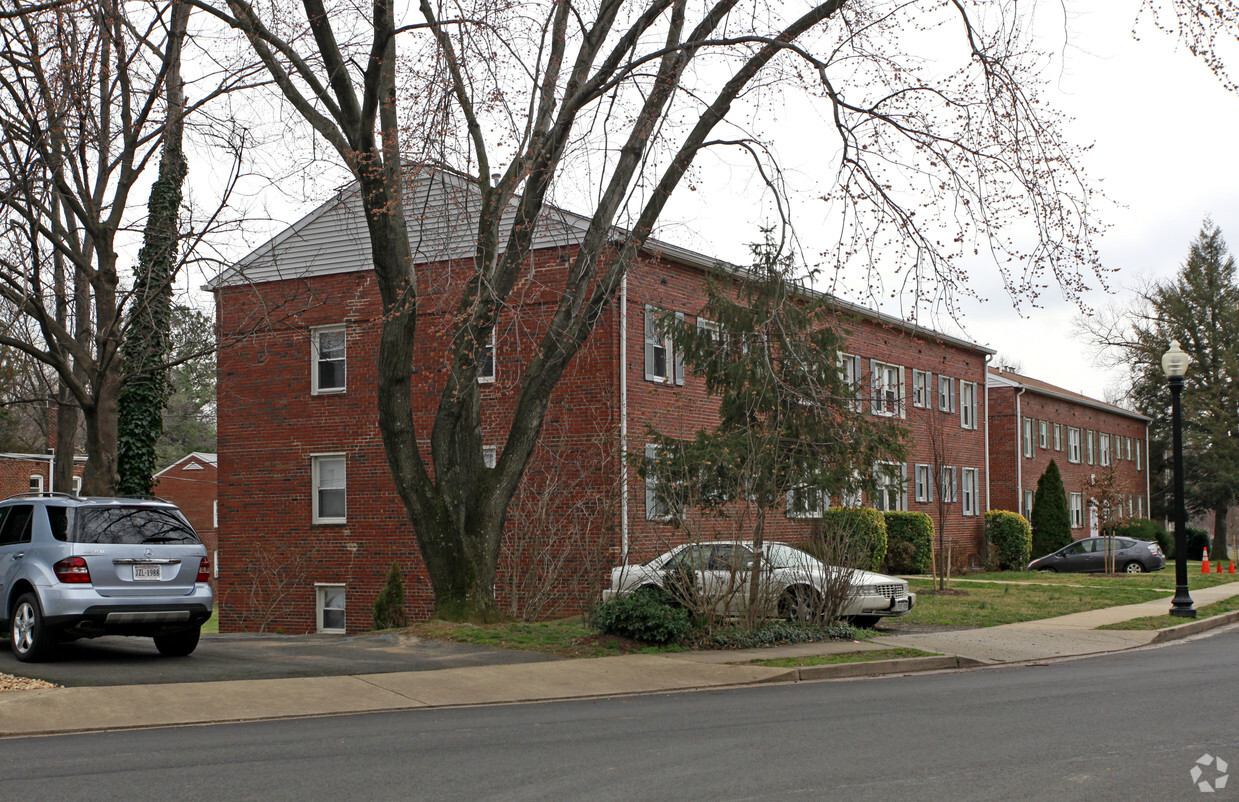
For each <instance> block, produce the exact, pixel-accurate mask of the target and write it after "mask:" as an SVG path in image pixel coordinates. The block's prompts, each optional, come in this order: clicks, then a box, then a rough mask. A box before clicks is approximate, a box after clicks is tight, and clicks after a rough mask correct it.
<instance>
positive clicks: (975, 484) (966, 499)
mask: <svg viewBox="0 0 1239 802" xmlns="http://www.w3.org/2000/svg"><path fill="white" fill-rule="evenodd" d="M959 485H960V493H959V500H960V503H961V504H962V511H963V514H964V515H979V514H980V506H981V500H980V498H978V493H980V490H981V482H980V471H978V470H977V469H976V468H963V469H961V470H960V481H959Z"/></svg>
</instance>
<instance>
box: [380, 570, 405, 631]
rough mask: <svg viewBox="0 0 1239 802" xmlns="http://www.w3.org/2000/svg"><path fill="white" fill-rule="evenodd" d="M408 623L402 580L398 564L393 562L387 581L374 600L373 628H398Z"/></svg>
mask: <svg viewBox="0 0 1239 802" xmlns="http://www.w3.org/2000/svg"><path fill="white" fill-rule="evenodd" d="M408 625H409V617H408V616H407V615H405V612H404V580H402V579H401V578H400V566H398V565H396V563H394V562H393V563H392V564H391V570H390V571H388V572H387V581H386V582H384V583H383V589H382V590H380V591H379V597H378V598H377V599H375V600H374V628H375V629H400V628H402V627H407V626H408Z"/></svg>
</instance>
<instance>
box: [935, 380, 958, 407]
mask: <svg viewBox="0 0 1239 802" xmlns="http://www.w3.org/2000/svg"><path fill="white" fill-rule="evenodd" d="M938 411H939V412H954V411H955V379H953V378H951V377H950V376H943V375H942V374H938Z"/></svg>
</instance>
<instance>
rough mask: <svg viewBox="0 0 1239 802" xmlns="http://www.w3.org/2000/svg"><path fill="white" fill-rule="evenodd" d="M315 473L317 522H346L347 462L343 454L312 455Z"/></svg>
mask: <svg viewBox="0 0 1239 802" xmlns="http://www.w3.org/2000/svg"><path fill="white" fill-rule="evenodd" d="M311 461H312V463H313V474H314V501H313V506H314V511H313V516H314V517H313V521H314V523H316V524H342V523H344V522H345V520H346V519H345V511H346V503H345V489H346V488H345V462H344V455H343V454H316V455H314V456H312V457H311Z"/></svg>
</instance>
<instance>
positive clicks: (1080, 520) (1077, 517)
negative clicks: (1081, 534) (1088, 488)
mask: <svg viewBox="0 0 1239 802" xmlns="http://www.w3.org/2000/svg"><path fill="white" fill-rule="evenodd" d="M1067 501H1068V505H1067V506H1068V508H1069V509H1070V510H1071V528H1072V529H1083V528H1084V494H1083V493H1068V494H1067Z"/></svg>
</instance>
